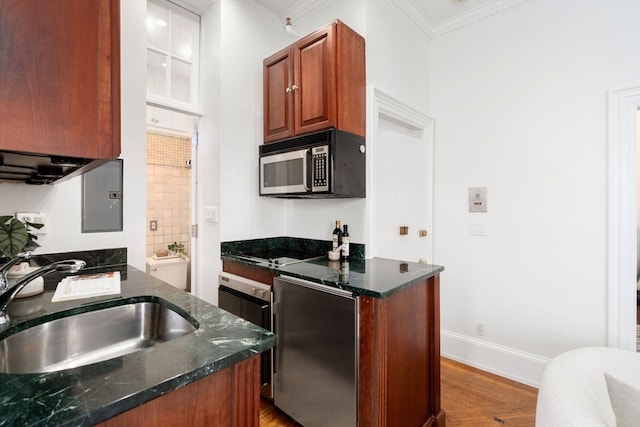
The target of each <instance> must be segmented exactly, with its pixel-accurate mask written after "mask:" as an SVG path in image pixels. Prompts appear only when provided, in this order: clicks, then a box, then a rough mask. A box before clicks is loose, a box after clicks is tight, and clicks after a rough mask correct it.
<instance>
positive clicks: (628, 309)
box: [607, 87, 640, 351]
mask: <svg viewBox="0 0 640 427" xmlns="http://www.w3.org/2000/svg"><path fill="white" fill-rule="evenodd" d="M639 108H640V87H633V88H630V89H624V90H618V91H612V92H610V93H609V143H608V145H609V147H608V152H609V153H608V154H609V159H608V163H609V165H608V167H609V220H608V266H607V267H608V269H607V270H608V272H607V275H608V278H607V279H608V334H607V344H608V345H609V346H610V347H618V348H622V349H626V350H632V351H635V349H636V328H635V324H636V269H637V265H636V264H637V227H638V224H637V222H638V221H637V194H636V193H637V191H638V186H637V179H638V175H637V174H638V168H637V114H638V113H637V111H638V109H639Z"/></svg>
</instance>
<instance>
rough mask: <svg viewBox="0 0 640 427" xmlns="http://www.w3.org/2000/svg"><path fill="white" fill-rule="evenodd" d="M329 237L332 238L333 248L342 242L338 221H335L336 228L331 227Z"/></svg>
mask: <svg viewBox="0 0 640 427" xmlns="http://www.w3.org/2000/svg"><path fill="white" fill-rule="evenodd" d="M331 239H332V240H333V250H334V251H335V250H336V248H337V247H338V246H340V245H341V244H342V230H340V221H336V228H334V229H333V232H332V235H331Z"/></svg>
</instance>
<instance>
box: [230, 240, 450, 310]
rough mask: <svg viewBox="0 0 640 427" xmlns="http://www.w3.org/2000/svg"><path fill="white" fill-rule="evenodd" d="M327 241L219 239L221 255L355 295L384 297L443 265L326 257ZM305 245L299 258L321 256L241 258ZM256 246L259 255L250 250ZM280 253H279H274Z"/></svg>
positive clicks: (359, 246)
mask: <svg viewBox="0 0 640 427" xmlns="http://www.w3.org/2000/svg"><path fill="white" fill-rule="evenodd" d="M327 245H328V247H329V248H330V247H331V246H330V245H331V242H322V241H314V240H305V239H297V238H283V237H277V238H266V239H255V240H245V241H236V242H223V243H222V251H221V253H222V259H223V260H225V259H226V260H229V261H235V262H240V263H244V264H246V265H250V266H253V267H257V268H266V269H268V270H270V271H272V272H274V273H275V274H278V275H287V276H292V277H297V278H300V279H305V280H309V281H312V282H315V283H320V284H323V285H327V286H331V287H334V288H340V289H345V290H348V291H351V292H353V293H354V294H355V295H368V296H372V297H375V298H386V297H388V296H389V295H392V294H394V293H396V292H398V291H400V290H402V289H405V288H407V287H409V286H411V285H413V284H416V283H418V282H421V281H423V280H426V279H428V278H430V277H433V276H435V275H437V274H439V273H440V272H442V271H443V270H444V267H442V266H439V265H432V264H421V263H416V262H408V261H401V260H394V259H388V258H373V259H363V258H358V257H351V258H350V259H349V262H348V263H344V262H340V261H329V259H328V258H327V256H326V255H327V249H326V248H327ZM291 246H294V247H299V248H304V250H303V251H300V254H301V255H299V258H301V259H304V258H308V257H311V256H314V255H316V256H318V255H320V259H316V260H312V261H307V262H300V263H295V264H288V265H285V266H276V265H272V264H268V263H260V262H255V261H249V260H247V259H244V258H243V256H247V255H248V256H261V257H266V258H269V257H270V254H271V253H273V254H279V253H281V252H282V251H283V250H284V249H288V248H289V247H291ZM254 247H255V248H257V251H259V252H258V253H259V255H255V254H254V252H252V248H254ZM357 248H358V252H357V253H358V254H362V255H364V245H358V246H357ZM275 256H279V255H275Z"/></svg>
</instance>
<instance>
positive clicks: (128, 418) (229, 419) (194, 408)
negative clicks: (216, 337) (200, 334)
mask: <svg viewBox="0 0 640 427" xmlns="http://www.w3.org/2000/svg"><path fill="white" fill-rule="evenodd" d="M259 423H260V356H259V355H257V356H253V357H251V358H250V359H247V360H244V361H242V362H239V363H237V364H235V365H233V366H230V367H228V368H225V369H223V370H221V371H218V372H216V373H214V374H211V375H209V376H207V377H204V378H202V379H200V380H198V381H195V382H193V383H191V384H188V385H186V386H184V387H181V388H179V389H177V390H175V391H173V392H171V393H168V394H165V395H164V396H160V397H158V398H156V399H153V400H151V401H149V402H146V403H144V404H142V405H140V406H138V407H137V408H134V409H131V410H129V411H127V412H123V413H122V414H119V415H116V416H115V417H113V418H110V419H108V420H106V421H104V422H102V423H100V424H97V426H99V427H125V426H153V427H164V426H166V427H173V426H194V427H195V426H201V427H205V426H206V427H208V426H228V427H258V425H259Z"/></svg>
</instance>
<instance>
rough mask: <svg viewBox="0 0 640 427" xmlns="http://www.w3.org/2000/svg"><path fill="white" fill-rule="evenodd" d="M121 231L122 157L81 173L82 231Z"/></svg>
mask: <svg viewBox="0 0 640 427" xmlns="http://www.w3.org/2000/svg"><path fill="white" fill-rule="evenodd" d="M107 231H122V160H120V159H117V160H112V161H110V162H107V163H105V164H103V165H101V166H99V167H97V168H95V169H92V170H90V171H89V172H86V173H85V174H84V175H82V232H83V233H95V232H107Z"/></svg>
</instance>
